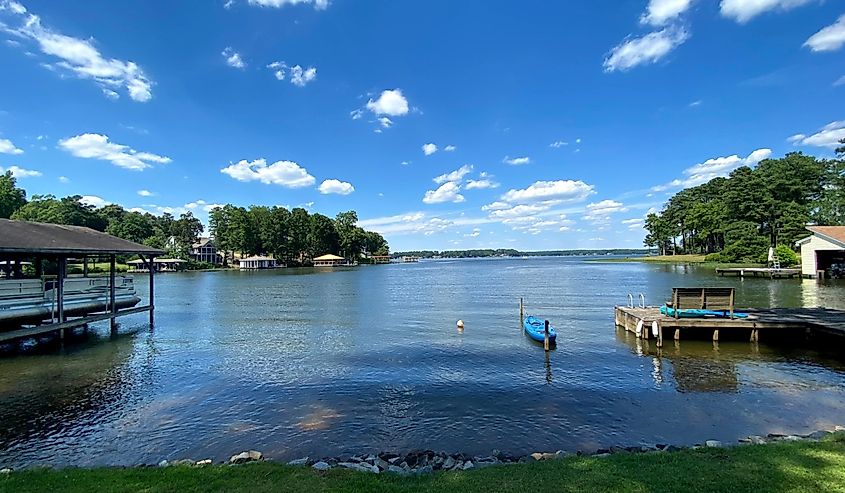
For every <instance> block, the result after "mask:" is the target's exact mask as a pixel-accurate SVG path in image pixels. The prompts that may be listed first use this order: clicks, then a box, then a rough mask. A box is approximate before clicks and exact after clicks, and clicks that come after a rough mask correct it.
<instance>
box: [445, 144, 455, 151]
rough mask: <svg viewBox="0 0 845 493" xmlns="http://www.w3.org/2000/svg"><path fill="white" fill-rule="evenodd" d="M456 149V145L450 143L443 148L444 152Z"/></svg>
mask: <svg viewBox="0 0 845 493" xmlns="http://www.w3.org/2000/svg"><path fill="white" fill-rule="evenodd" d="M456 149H457V147H456V146H453V145H451V144H449V145H447V146H446V147H444V148H443V151H444V152H455V150H456Z"/></svg>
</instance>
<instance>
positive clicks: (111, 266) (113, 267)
mask: <svg viewBox="0 0 845 493" xmlns="http://www.w3.org/2000/svg"><path fill="white" fill-rule="evenodd" d="M116 267H117V266H116V265H115V255H114V254H111V256H109V311H110V312H111V319H110V322H109V325H110V327H111V333H112V335H114V334H116V333H117V318H116V314H117V304H116V303H115V285H114V283H115V275H114V273H115V270H116Z"/></svg>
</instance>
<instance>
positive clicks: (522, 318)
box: [519, 298, 525, 329]
mask: <svg viewBox="0 0 845 493" xmlns="http://www.w3.org/2000/svg"><path fill="white" fill-rule="evenodd" d="M524 322H525V305H524V304H523V302H522V298H520V299H519V328H520V329H522V324H523V323H524Z"/></svg>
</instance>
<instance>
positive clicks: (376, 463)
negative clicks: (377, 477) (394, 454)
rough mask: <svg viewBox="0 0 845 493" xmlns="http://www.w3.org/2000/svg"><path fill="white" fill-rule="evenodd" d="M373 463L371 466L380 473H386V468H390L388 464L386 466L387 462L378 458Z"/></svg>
mask: <svg viewBox="0 0 845 493" xmlns="http://www.w3.org/2000/svg"><path fill="white" fill-rule="evenodd" d="M373 462H374V464H373V465H374V466H376V467H378V468H379V469H381V470H382V471H386V470H387V468H388V467H389V466H390V464H388V463H387V461H385V460H382V459H381V458H380V457H376V458H375V460H374V461H373Z"/></svg>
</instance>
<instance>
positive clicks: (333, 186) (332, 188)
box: [317, 179, 355, 195]
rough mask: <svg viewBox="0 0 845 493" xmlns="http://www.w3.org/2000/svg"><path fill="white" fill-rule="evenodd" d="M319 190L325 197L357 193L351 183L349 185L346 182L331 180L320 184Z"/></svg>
mask: <svg viewBox="0 0 845 493" xmlns="http://www.w3.org/2000/svg"><path fill="white" fill-rule="evenodd" d="M317 190H319V191H320V193H322V194H323V195H328V194H330V193H333V194H337V195H349V194H350V193H352V192H354V191H355V187H353V186H352V184H351V183H347V182H345V181H340V180H335V179H330V180H325V181H323V183H320V186H319V187H317Z"/></svg>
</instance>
